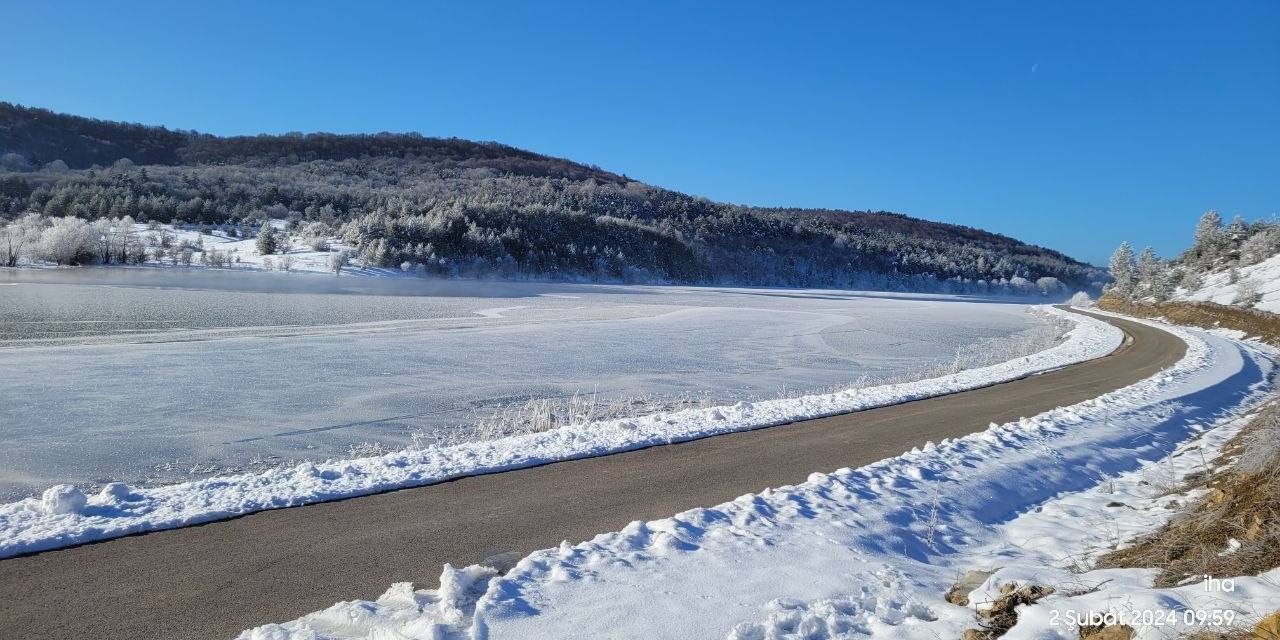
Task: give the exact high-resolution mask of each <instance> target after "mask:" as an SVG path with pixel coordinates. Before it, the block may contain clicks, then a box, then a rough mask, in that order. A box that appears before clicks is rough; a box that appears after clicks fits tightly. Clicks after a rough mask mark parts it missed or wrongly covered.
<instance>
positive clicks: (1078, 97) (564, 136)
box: [0, 1, 1280, 262]
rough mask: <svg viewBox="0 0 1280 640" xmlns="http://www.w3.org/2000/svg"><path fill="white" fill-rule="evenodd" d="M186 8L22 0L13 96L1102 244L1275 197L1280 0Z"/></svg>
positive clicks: (16, 7)
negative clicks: (455, 145)
mask: <svg viewBox="0 0 1280 640" xmlns="http://www.w3.org/2000/svg"><path fill="white" fill-rule="evenodd" d="M187 4H194V3H155V4H147V3H143V2H117V3H103V2H93V3H81V4H72V3H64V2H57V3H54V2H8V3H6V5H7V6H5V7H4V10H3V15H4V20H3V22H4V24H3V25H0V34H3V40H4V45H3V46H4V49H5V50H6V51H7V53H8V55H7V56H6V59H5V61H4V62H3V63H0V99H2V100H8V101H13V102H18V103H22V104H27V105H32V106H41V107H46V108H50V109H54V110H56V111H64V112H69V113H75V114H82V115H89V116H95V117H100V118H108V119H119V120H128V121H133V122H143V123H147V124H164V125H168V126H170V127H177V128H184V129H199V130H202V131H208V132H212V133H218V134H238V133H258V132H284V131H317V130H324V131H337V132H357V131H380V130H388V131H409V130H413V131H420V132H422V133H424V134H427V135H439V136H459V137H463V138H471V139H480V140H497V141H500V142H505V143H508V144H513V145H516V146H519V147H525V148H528V149H532V150H535V151H539V152H543V153H548V154H552V155H557V156H564V157H568V158H571V159H574V160H578V161H582V162H587V163H593V164H598V165H601V166H602V167H605V168H607V169H610V170H614V171H618V172H622V173H626V174H627V175H630V176H632V177H634V178H636V179H640V180H643V181H645V182H649V183H653V184H657V185H661V186H664V187H670V188H674V189H678V190H681V191H685V192H688V193H693V194H698V195H703V196H707V197H709V198H713V199H716V200H723V201H730V202H741V203H749V204H759V205H784V204H785V205H797V206H810V207H838V208H847V209H886V210H892V211H900V212H903V213H908V214H911V215H916V216H920V217H924V218H929V219H934V220H945V221H949V222H958V223H963V224H968V225H973V226H977V227H982V228H986V229H991V230H994V231H999V232H1002V233H1007V234H1009V235H1012V236H1015V237H1018V238H1020V239H1023V240H1027V241H1031V242H1035V243H1038V244H1043V245H1046V246H1050V247H1053V248H1057V249H1060V250H1063V251H1065V252H1067V253H1069V254H1071V255H1074V256H1076V257H1079V258H1082V259H1086V260H1091V261H1095V262H1101V261H1102V260H1104V259H1105V256H1106V255H1107V254H1109V252H1110V251H1111V249H1112V248H1113V247H1114V246H1115V245H1116V244H1117V243H1118V242H1119V241H1120V240H1122V239H1129V240H1131V241H1133V242H1135V243H1137V244H1139V245H1141V244H1152V245H1154V246H1155V247H1156V249H1157V251H1159V252H1161V253H1163V254H1169V253H1172V252H1175V251H1177V250H1179V249H1181V248H1182V247H1183V246H1184V245H1185V244H1186V242H1187V241H1188V239H1189V237H1190V233H1191V227H1192V225H1193V222H1194V220H1195V218H1196V217H1197V216H1198V215H1199V214H1200V213H1201V212H1203V211H1204V210H1205V209H1208V208H1217V209H1219V210H1220V211H1222V213H1223V214H1224V216H1227V217H1229V216H1231V215H1233V214H1236V213H1240V214H1243V215H1244V216H1245V217H1247V218H1257V217H1267V216H1270V215H1271V214H1272V213H1273V212H1275V211H1277V210H1278V209H1280V2H1271V1H1263V2H1226V3H1209V2H1168V1H1164V2H1150V3H1146V2H1098V3H1076V2H1026V1H1022V2H1002V3H985V2H963V3H961V2H937V3H897V2H882V3H877V4H874V5H873V4H870V3H857V2H833V3H830V4H804V3H786V2H765V3H758V4H755V3H744V2H734V3H728V2H726V3H709V2H708V3H664V2H651V1H646V2H643V3H634V4H631V5H623V4H620V3H610V2H592V3H582V4H556V5H551V4H546V3H537V2H511V3H500V4H486V3H482V2H466V3H464V2H452V3H448V4H444V3H440V4H434V3H432V4H428V3H425V2H422V3H418V2H414V3H410V2H405V3H385V4H384V3H380V2H359V3H347V5H348V6H344V5H343V4H339V3H323V2H305V3H303V2H298V3H293V4H290V3H283V2H244V3H231V2H212V3H202V5H207V6H182V5H187ZM464 5H465V6H464Z"/></svg>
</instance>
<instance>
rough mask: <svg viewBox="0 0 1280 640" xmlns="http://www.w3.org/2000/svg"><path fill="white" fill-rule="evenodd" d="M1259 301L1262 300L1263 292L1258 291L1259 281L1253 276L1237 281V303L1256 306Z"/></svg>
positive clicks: (1244, 305)
mask: <svg viewBox="0 0 1280 640" xmlns="http://www.w3.org/2000/svg"><path fill="white" fill-rule="evenodd" d="M1259 302H1262V294H1261V293H1259V292H1258V283H1257V282H1256V281H1254V279H1253V278H1244V279H1242V280H1240V281H1239V282H1237V283H1236V299H1235V301H1234V303H1235V304H1238V305H1240V306H1243V307H1254V306H1256V305H1257V304H1258V303H1259Z"/></svg>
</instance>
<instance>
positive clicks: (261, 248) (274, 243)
mask: <svg viewBox="0 0 1280 640" xmlns="http://www.w3.org/2000/svg"><path fill="white" fill-rule="evenodd" d="M279 244H280V241H279V239H278V238H276V229H275V227H273V226H271V221H270V220H268V221H266V222H263V223H262V228H261V229H259V230H258V243H257V247H258V253H260V254H262V255H264V256H269V255H271V254H273V253H275V252H276V249H277V248H278V247H279Z"/></svg>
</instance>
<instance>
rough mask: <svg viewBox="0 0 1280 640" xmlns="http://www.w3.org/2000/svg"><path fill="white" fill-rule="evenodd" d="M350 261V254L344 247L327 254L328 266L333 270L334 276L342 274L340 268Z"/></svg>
mask: <svg viewBox="0 0 1280 640" xmlns="http://www.w3.org/2000/svg"><path fill="white" fill-rule="evenodd" d="M350 261H351V254H349V253H347V251H346V250H345V249H344V250H342V251H335V252H333V253H331V254H329V268H330V269H331V270H333V275H335V276H340V275H342V268H343V267H345V266H347V263H348V262H350Z"/></svg>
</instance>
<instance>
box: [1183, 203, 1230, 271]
mask: <svg viewBox="0 0 1280 640" xmlns="http://www.w3.org/2000/svg"><path fill="white" fill-rule="evenodd" d="M1225 240H1226V232H1225V231H1223V229H1222V216H1220V215H1218V212H1217V211H1214V210H1212V209H1210V210H1209V211H1206V212H1204V215H1202V216H1200V221H1199V222H1197V223H1196V234H1195V244H1193V245H1192V246H1191V250H1190V253H1191V254H1192V256H1191V257H1193V258H1194V261H1195V262H1197V263H1199V264H1200V265H1201V266H1203V267H1206V268H1207V267H1212V266H1213V264H1214V262H1215V261H1217V260H1218V258H1219V257H1221V255H1222V253H1223V245H1224V243H1225Z"/></svg>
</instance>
